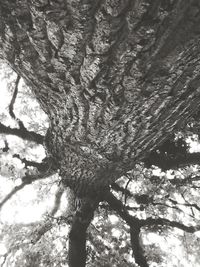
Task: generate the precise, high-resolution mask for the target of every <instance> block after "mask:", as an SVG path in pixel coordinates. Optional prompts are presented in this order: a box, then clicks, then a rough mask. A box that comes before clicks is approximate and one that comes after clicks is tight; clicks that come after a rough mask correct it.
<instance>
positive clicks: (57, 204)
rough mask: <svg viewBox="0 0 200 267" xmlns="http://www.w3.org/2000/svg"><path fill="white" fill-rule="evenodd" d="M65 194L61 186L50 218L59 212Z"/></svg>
mask: <svg viewBox="0 0 200 267" xmlns="http://www.w3.org/2000/svg"><path fill="white" fill-rule="evenodd" d="M63 193H64V188H63V187H62V186H61V185H60V186H59V187H58V189H57V191H56V194H55V199H54V205H53V208H52V210H51V212H50V216H54V215H55V214H56V212H57V211H58V209H59V207H60V203H61V197H62V195H63Z"/></svg>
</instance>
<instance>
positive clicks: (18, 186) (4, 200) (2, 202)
mask: <svg viewBox="0 0 200 267" xmlns="http://www.w3.org/2000/svg"><path fill="white" fill-rule="evenodd" d="M27 184H28V183H27V182H23V183H21V184H20V185H17V186H15V187H14V188H13V189H12V190H11V192H10V193H9V194H8V195H7V196H6V197H5V198H4V199H3V200H2V201H1V202H0V210H1V209H2V207H3V205H4V204H5V203H6V202H7V201H8V200H9V199H11V197H13V196H14V195H15V194H16V193H17V192H18V191H20V190H21V189H23V188H24V187H25V186H26V185H27Z"/></svg>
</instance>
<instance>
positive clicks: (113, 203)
mask: <svg viewBox="0 0 200 267" xmlns="http://www.w3.org/2000/svg"><path fill="white" fill-rule="evenodd" d="M105 200H106V201H107V202H108V203H109V205H110V207H111V208H112V209H113V210H115V211H116V212H117V213H118V214H119V215H120V217H121V218H122V219H123V220H124V221H125V222H126V223H127V224H128V225H129V226H130V235H131V246H132V250H133V255H134V258H135V262H136V263H137V264H138V265H139V266H140V267H148V266H149V265H148V263H147V260H146V257H145V256H144V252H143V249H142V247H141V245H140V237H139V234H140V229H141V224H140V220H139V219H137V218H135V217H133V216H131V215H130V214H129V213H128V211H127V210H126V208H125V207H124V205H123V204H122V202H121V201H120V200H118V199H117V198H116V197H115V196H114V195H113V194H112V193H110V192H108V193H107V194H106V197H105Z"/></svg>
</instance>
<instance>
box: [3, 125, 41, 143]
mask: <svg viewBox="0 0 200 267" xmlns="http://www.w3.org/2000/svg"><path fill="white" fill-rule="evenodd" d="M0 133H1V134H7V135H15V136H18V137H20V138H22V139H24V140H27V141H32V142H35V143H37V144H43V141H44V136H42V135H40V134H38V133H35V132H33V131H28V130H27V129H25V128H20V129H17V128H11V127H9V126H5V125H4V124H2V123H1V122H0Z"/></svg>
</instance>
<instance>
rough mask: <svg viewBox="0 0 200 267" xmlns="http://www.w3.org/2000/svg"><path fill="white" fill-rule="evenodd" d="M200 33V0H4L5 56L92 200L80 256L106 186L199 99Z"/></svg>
mask: <svg viewBox="0 0 200 267" xmlns="http://www.w3.org/2000/svg"><path fill="white" fill-rule="evenodd" d="M199 36H200V2H199V1H198V0H171V1H167V0H154V1H149V0H141V1H139V0H102V1H101V0H70V1H68V0H57V1H55V0H0V57H1V58H3V59H5V60H6V61H7V62H9V64H10V66H11V67H12V68H13V69H14V70H15V71H16V72H17V73H18V74H19V75H21V76H22V77H23V78H24V79H25V80H26V82H27V83H28V85H29V86H30V88H31V89H32V91H33V93H34V94H35V96H36V98H37V99H38V101H39V102H40V104H41V107H42V108H43V110H44V111H45V112H46V113H47V114H48V116H49V122H50V127H49V130H48V132H47V135H46V138H45V145H46V147H47V150H48V153H49V154H50V156H51V157H52V158H53V159H54V160H55V161H57V166H58V167H59V169H60V174H61V176H62V178H63V183H64V184H66V185H67V186H69V187H70V188H72V189H73V191H74V193H75V195H76V196H78V197H80V198H81V201H82V203H83V204H82V205H81V209H80V210H77V212H76V214H75V216H74V219H73V223H72V228H71V232H70V248H69V259H70V265H71V266H73V267H74V266H84V265H85V259H86V253H85V242H86V230H87V227H88V225H89V223H90V221H91V219H92V216H93V212H94V209H95V205H94V204H95V203H96V201H95V200H94V199H96V195H97V196H99V195H102V194H103V193H104V192H105V188H107V187H108V186H109V185H110V184H111V183H112V182H113V181H115V180H116V179H117V178H119V177H120V176H122V175H123V174H125V173H126V172H127V171H128V170H130V169H132V168H134V165H135V163H136V162H137V161H139V160H141V159H143V158H144V157H146V156H147V154H148V153H149V152H150V151H151V150H152V149H154V148H155V147H156V146H157V145H159V144H160V143H161V142H163V141H164V140H165V139H166V138H167V137H168V136H169V135H170V134H171V133H172V132H173V131H175V130H176V129H178V127H180V125H181V124H182V123H184V122H186V120H187V118H188V117H189V116H191V114H192V113H193V112H195V111H196V110H197V109H198V108H199V104H200V46H199ZM9 131H10V132H12V130H11V129H10V130H9ZM18 134H19V135H21V134H23V133H21V132H19V133H18ZM94 196H95V198H94ZM86 200H87V201H86ZM77 230H78V232H77ZM137 233H138V232H137ZM137 233H134V232H133V231H132V240H133V239H134V236H136V234H137ZM79 249H80V251H79ZM133 251H134V253H135V255H137V261H138V263H139V262H142V263H141V264H143V266H147V263H146V259H144V258H142V257H141V254H140V251H138V250H137V247H134V249H133Z"/></svg>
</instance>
